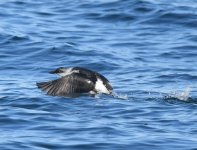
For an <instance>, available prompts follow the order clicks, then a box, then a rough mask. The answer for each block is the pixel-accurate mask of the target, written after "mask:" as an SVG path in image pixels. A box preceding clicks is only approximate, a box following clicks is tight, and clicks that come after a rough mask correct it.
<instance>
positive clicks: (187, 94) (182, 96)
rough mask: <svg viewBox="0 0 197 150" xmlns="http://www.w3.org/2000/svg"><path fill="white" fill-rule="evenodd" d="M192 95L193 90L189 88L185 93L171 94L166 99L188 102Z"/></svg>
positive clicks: (175, 92)
mask: <svg viewBox="0 0 197 150" xmlns="http://www.w3.org/2000/svg"><path fill="white" fill-rule="evenodd" d="M190 93H191V88H190V87H188V88H186V89H185V90H184V91H174V92H171V93H170V94H168V95H166V96H165V99H171V98H175V99H179V100H181V101H188V100H189V98H190V97H191V96H190Z"/></svg>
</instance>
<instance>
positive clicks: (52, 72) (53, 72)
mask: <svg viewBox="0 0 197 150" xmlns="http://www.w3.org/2000/svg"><path fill="white" fill-rule="evenodd" d="M49 73H51V74H56V73H58V71H57V70H54V71H50V72H49Z"/></svg>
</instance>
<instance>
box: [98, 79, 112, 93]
mask: <svg viewBox="0 0 197 150" xmlns="http://www.w3.org/2000/svg"><path fill="white" fill-rule="evenodd" d="M95 89H96V91H97V92H98V93H106V94H110V92H109V91H108V90H107V88H106V87H105V85H104V84H103V81H102V80H101V79H100V78H97V81H96V84H95Z"/></svg>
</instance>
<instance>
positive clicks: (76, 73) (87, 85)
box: [37, 67, 113, 97]
mask: <svg viewBox="0 0 197 150" xmlns="http://www.w3.org/2000/svg"><path fill="white" fill-rule="evenodd" d="M51 73H53V74H58V75H60V76H61V78H60V79H56V80H53V81H49V82H41V83H37V86H38V88H40V89H42V90H43V91H46V92H47V94H48V95H52V96H68V97H75V96H76V95H80V94H85V93H89V94H93V95H95V94H100V93H104V94H111V93H112V91H113V88H112V86H111V84H110V82H109V81H108V80H107V79H106V78H105V77H104V76H103V75H101V74H99V73H97V72H94V71H92V70H89V69H86V68H82V67H73V68H63V67H61V68H58V69H56V70H55V71H52V72H51Z"/></svg>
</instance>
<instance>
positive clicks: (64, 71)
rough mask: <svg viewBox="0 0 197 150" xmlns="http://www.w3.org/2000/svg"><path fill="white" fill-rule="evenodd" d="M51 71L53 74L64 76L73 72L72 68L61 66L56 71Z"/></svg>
mask: <svg viewBox="0 0 197 150" xmlns="http://www.w3.org/2000/svg"><path fill="white" fill-rule="evenodd" d="M50 73H51V74H57V75H59V76H61V77H63V76H66V75H69V74H71V73H72V68H64V67H60V68H57V69H56V70H54V71H51V72H50Z"/></svg>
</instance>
